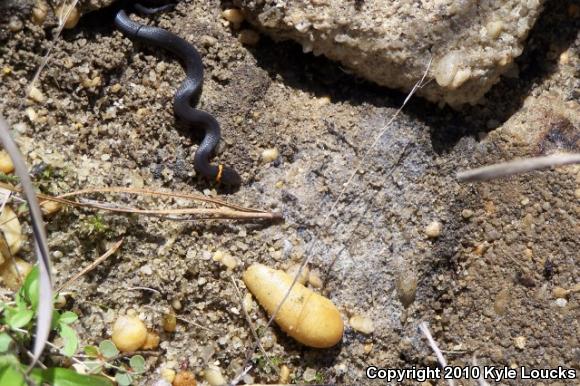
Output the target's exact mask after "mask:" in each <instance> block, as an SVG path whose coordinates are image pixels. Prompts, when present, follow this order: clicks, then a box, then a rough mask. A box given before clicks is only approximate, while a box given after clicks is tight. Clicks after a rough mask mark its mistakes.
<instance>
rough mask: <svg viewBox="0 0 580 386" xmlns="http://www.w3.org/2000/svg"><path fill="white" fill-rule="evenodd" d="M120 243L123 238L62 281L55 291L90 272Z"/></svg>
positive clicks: (115, 249)
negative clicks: (65, 280) (64, 281)
mask: <svg viewBox="0 0 580 386" xmlns="http://www.w3.org/2000/svg"><path fill="white" fill-rule="evenodd" d="M121 244H123V239H121V240H119V241H117V242H116V243H115V244H113V246H112V247H111V248H109V250H108V251H107V252H105V253H104V254H103V255H102V256H100V257H98V258H97V259H96V260H95V261H93V262H92V263H91V264H89V265H88V266H86V267H85V268H83V269H82V270H81V271H80V272H79V273H77V274H76V275H74V276H73V277H71V278H70V279H68V281H67V282H66V283H64V284H63V285H61V286H60V287H59V288H58V289H57V290H56V292H60V291H62V290H63V289H65V288H66V287H68V286H69V285H71V284H72V283H74V282H75V281H76V280H77V279H78V278H79V277H81V276H83V275H86V274H87V273H89V272H91V271H92V270H93V269H95V268H96V267H97V266H98V265H99V264H101V263H102V262H103V261H105V260H106V259H107V258H108V257H109V256H111V255H112V254H114V253H115V252H117V250H118V249H119V247H120V246H121Z"/></svg>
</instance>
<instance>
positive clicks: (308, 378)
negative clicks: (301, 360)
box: [302, 367, 316, 383]
mask: <svg viewBox="0 0 580 386" xmlns="http://www.w3.org/2000/svg"><path fill="white" fill-rule="evenodd" d="M302 379H303V380H304V382H308V383H310V382H313V381H315V380H316V370H314V369H311V368H310V367H308V368H307V369H306V370H305V371H304V374H302Z"/></svg>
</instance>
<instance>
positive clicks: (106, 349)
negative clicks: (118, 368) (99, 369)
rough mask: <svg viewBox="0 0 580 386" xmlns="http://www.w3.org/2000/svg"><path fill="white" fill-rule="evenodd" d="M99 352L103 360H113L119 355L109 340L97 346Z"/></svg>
mask: <svg viewBox="0 0 580 386" xmlns="http://www.w3.org/2000/svg"><path fill="white" fill-rule="evenodd" d="M99 351H100V352H101V354H103V356H104V357H105V358H114V357H116V356H117V355H119V350H118V349H117V346H115V343H113V342H112V341H110V340H104V341H102V342H101V344H99Z"/></svg>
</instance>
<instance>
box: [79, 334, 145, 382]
mask: <svg viewBox="0 0 580 386" xmlns="http://www.w3.org/2000/svg"><path fill="white" fill-rule="evenodd" d="M84 351H85V356H86V357H87V358H88V359H87V360H85V361H84V364H85V366H86V367H87V368H88V369H89V372H90V373H91V374H99V373H101V372H103V370H105V369H109V370H113V371H114V372H115V381H117V383H118V384H119V386H127V385H130V384H132V383H133V380H134V379H133V378H134V377H135V376H136V375H139V374H142V373H143V372H144V371H145V359H144V358H143V357H142V356H141V355H134V356H132V357H130V358H129V363H128V364H127V363H125V362H124V361H123V359H124V358H122V357H119V350H118V349H117V347H116V346H115V344H114V343H113V342H112V341H110V340H104V341H102V342H101V343H100V344H99V346H98V347H97V346H86V347H85V349H84Z"/></svg>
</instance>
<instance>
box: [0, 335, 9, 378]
mask: <svg viewBox="0 0 580 386" xmlns="http://www.w3.org/2000/svg"><path fill="white" fill-rule="evenodd" d="M11 344H12V337H11V336H10V335H8V334H7V333H5V332H3V333H1V334H0V353H5V352H8V350H10V345H11ZM0 385H1V383H0Z"/></svg>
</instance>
